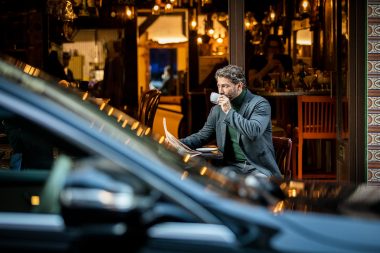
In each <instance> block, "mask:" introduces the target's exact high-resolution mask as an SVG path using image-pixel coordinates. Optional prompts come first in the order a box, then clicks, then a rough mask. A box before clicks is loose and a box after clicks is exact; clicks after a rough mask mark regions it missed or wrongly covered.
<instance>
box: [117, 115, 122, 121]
mask: <svg viewBox="0 0 380 253" xmlns="http://www.w3.org/2000/svg"><path fill="white" fill-rule="evenodd" d="M122 119H123V115H121V114H120V115H119V117H117V122H120V121H121V120H122Z"/></svg>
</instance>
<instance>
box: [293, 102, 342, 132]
mask: <svg viewBox="0 0 380 253" xmlns="http://www.w3.org/2000/svg"><path fill="white" fill-rule="evenodd" d="M297 99H298V134H299V138H304V139H334V138H336V120H335V119H336V115H335V112H336V104H335V99H334V98H333V97H330V96H299V97H298V98H297Z"/></svg>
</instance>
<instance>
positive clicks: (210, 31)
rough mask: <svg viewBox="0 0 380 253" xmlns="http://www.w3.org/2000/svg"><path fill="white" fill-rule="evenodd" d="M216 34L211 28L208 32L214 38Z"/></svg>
mask: <svg viewBox="0 0 380 253" xmlns="http://www.w3.org/2000/svg"><path fill="white" fill-rule="evenodd" d="M214 33H215V30H214V29H212V28H210V29H209V30H208V31H207V34H208V35H210V36H212V35H213V34H214Z"/></svg>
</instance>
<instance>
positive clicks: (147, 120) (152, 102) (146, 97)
mask: <svg viewBox="0 0 380 253" xmlns="http://www.w3.org/2000/svg"><path fill="white" fill-rule="evenodd" d="M160 97H161V91H159V90H157V89H153V90H148V91H145V92H144V93H143V94H142V96H141V100H140V106H139V110H138V115H137V119H138V120H139V121H140V122H141V123H143V124H144V125H146V126H148V127H150V128H152V127H153V121H154V117H155V115H156V111H157V107H158V103H159V102H160Z"/></svg>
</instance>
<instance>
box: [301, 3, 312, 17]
mask: <svg viewBox="0 0 380 253" xmlns="http://www.w3.org/2000/svg"><path fill="white" fill-rule="evenodd" d="M310 11H311V6H310V2H309V0H302V1H301V2H300V7H299V12H300V13H301V14H309V13H310Z"/></svg>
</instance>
